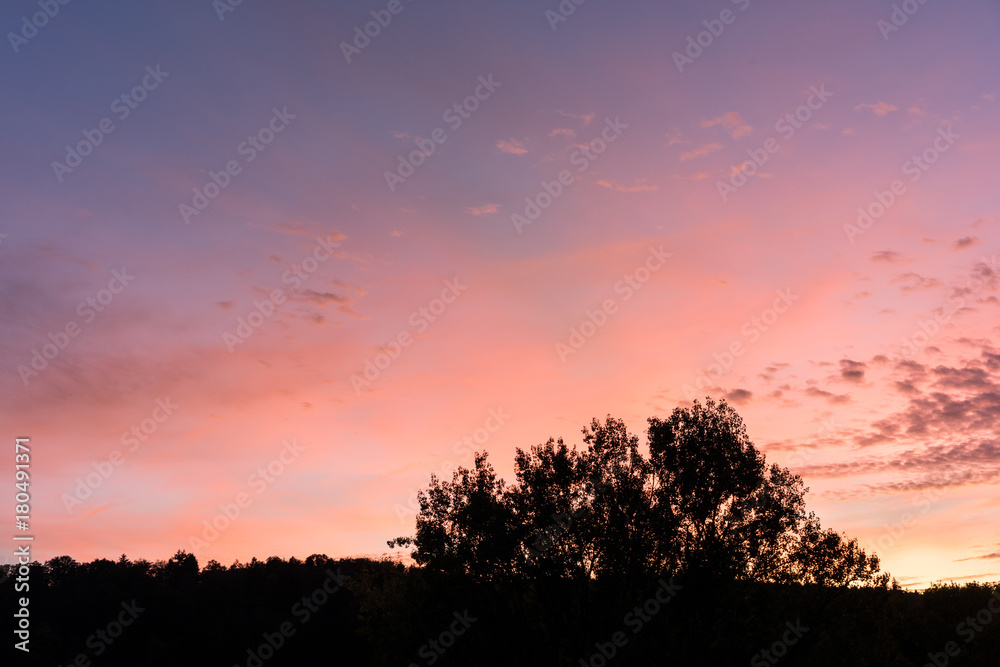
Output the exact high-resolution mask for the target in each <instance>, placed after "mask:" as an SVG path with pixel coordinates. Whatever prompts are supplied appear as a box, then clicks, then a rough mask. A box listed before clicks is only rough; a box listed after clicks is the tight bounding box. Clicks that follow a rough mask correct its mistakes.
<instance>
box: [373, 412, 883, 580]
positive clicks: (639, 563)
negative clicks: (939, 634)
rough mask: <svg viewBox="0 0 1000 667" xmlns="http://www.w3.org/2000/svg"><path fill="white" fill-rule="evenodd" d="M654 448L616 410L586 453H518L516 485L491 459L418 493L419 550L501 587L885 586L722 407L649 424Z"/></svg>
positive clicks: (797, 482)
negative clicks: (641, 583) (652, 580)
mask: <svg viewBox="0 0 1000 667" xmlns="http://www.w3.org/2000/svg"><path fill="white" fill-rule="evenodd" d="M647 421H648V429H647V432H646V436H647V438H646V439H647V442H646V446H645V447H644V448H642V447H640V443H639V438H638V436H636V435H634V434H631V433H629V432H628V430H627V428H626V426H625V424H624V422H623V421H622V420H620V419H614V418H612V417H611V416H608V417H607V418H606V420H605V421H604V423H601V422H599V421H598V420H596V419H594V420H593V421H592V422H591V424H590V425H588V426H587V427H585V428H584V429H583V447H582V448H581V449H579V450H578V449H577V448H576V446H573V447H570V446H567V445H566V444H565V443H564V442H563V440H562V439H559V440H554V439H552V438H550V439H549V440H548V441H547V442H545V443H544V444H541V445H536V446H533V447H531V449H530V450H529V451H524V450H521V449H518V450H517V453H516V456H515V475H516V480H515V481H514V483H513V484H509V485H508V484H507V483H506V482H505V481H504V480H502V479H498V477H497V475H496V472H495V471H494V469H493V467H492V465H491V464H490V463H489V461H488V455H487V454H486V453H485V452H482V453H477V454H476V457H475V462H474V465H473V467H472V469H468V468H464V467H463V468H459V469H458V470H456V471H455V472H454V474H453V476H452V480H451V481H445V480H441V479H439V478H438V477H437V476H432V477H431V480H430V485H429V487H428V488H427V489H426V490H424V491H421V492H420V493H419V494H418V499H419V504H420V511H419V513H418V515H417V520H416V534H415V535H412V536H406V537H399V538H396V539H394V540H390V541H389V542H388V544H389V546H390V547H396V546H400V547H410V548H412V556H413V558H414V560H415V561H416V562H417V563H418V564H420V565H422V566H425V567H427V568H429V569H431V570H435V571H440V572H444V573H452V574H465V575H471V576H472V577H474V578H476V579H477V580H482V581H495V580H506V579H510V578H513V577H528V578H532V577H553V576H554V577H561V578H567V579H585V580H590V579H596V580H602V579H606V578H617V579H625V580H630V579H634V580H636V581H638V580H643V579H647V578H648V577H650V576H659V575H661V574H664V573H669V574H672V575H676V576H685V577H698V578H708V579H720V580H730V581H733V580H735V581H754V582H763V583H802V584H823V585H832V586H850V585H878V586H884V585H885V584H886V583H887V582H888V579H889V575H887V574H879V560H878V557H877V556H875V555H868V554H866V553H865V552H864V550H862V549H861V548H859V546H858V543H857V540H854V539H848V538H847V537H845V536H841V535H840V534H839V533H837V532H835V531H833V530H829V529H823V528H822V527H821V525H820V521H819V519H818V518H817V517H816V516H815V514H813V513H812V512H807V511H806V509H805V501H804V496H805V494H806V492H807V491H808V489H806V488H805V487H804V486H803V483H802V479H801V477H799V476H798V475H795V474H794V473H792V472H791V471H790V470H788V469H787V468H783V467H781V466H779V465H776V464H772V465H770V466H768V465H767V464H766V462H765V457H764V455H763V454H762V453H761V452H760V451H759V450H758V449H757V448H756V447H755V446H754V445H753V443H752V442H751V441H750V439H749V437H748V436H747V433H746V428H745V426H744V424H743V420H742V419H741V418H740V416H739V415H738V414H737V413H736V411H735V410H733V408H732V407H730V406H729V405H728V404H727V403H726V402H725V401H722V402H720V403H715V402H714V401H712V400H711V399H707V400H706V402H705V403H704V404H701V403H699V402H698V401H695V402H694V403H693V405H692V406H691V407H686V408H681V407H678V408H676V409H675V410H674V411H673V413H672V414H671V415H670V417H669V418H667V419H661V418H658V417H652V418H650V419H648V420H647Z"/></svg>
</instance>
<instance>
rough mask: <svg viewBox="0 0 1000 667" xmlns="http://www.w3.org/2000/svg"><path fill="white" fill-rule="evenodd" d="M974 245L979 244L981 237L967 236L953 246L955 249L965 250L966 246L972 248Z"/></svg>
mask: <svg viewBox="0 0 1000 667" xmlns="http://www.w3.org/2000/svg"><path fill="white" fill-rule="evenodd" d="M974 245H979V237H977V236H965V237H963V238H960V239H958V240H957V241H955V245H954V246H953V247H954V248H955V250H964V249H965V248H971V247H972V246H974Z"/></svg>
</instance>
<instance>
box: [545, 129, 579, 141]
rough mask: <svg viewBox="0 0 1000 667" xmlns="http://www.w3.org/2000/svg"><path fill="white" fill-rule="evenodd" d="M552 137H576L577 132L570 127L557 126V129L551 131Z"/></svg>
mask: <svg viewBox="0 0 1000 667" xmlns="http://www.w3.org/2000/svg"><path fill="white" fill-rule="evenodd" d="M549 136H550V137H566V138H567V139H574V138H576V132H574V131H573V130H571V129H569V128H568V127H557V128H556V129H554V130H552V131H551V132H549Z"/></svg>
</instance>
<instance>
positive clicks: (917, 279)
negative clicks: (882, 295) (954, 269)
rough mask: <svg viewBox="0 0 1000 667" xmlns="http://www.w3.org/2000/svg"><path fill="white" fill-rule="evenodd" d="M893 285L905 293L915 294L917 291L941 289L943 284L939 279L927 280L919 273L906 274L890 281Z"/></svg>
mask: <svg viewBox="0 0 1000 667" xmlns="http://www.w3.org/2000/svg"><path fill="white" fill-rule="evenodd" d="M889 284H891V285H899V284H901V285H902V287H900V289H901V290H902V291H904V292H914V291H917V290H926V289H933V288H935V287H940V286H941V285H942V284H943V283H942V282H941V281H940V280H938V279H937V278H927V277H924V276H921V275H919V274H917V273H912V272H911V273H904V274H902V275H899V276H896V277H895V278H893V279H892V280H890V281H889Z"/></svg>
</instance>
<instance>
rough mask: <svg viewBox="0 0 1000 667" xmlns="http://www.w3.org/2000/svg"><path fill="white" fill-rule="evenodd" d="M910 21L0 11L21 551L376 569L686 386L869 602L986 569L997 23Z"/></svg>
mask: <svg viewBox="0 0 1000 667" xmlns="http://www.w3.org/2000/svg"><path fill="white" fill-rule="evenodd" d="M42 4H43V5H44V4H46V3H45V2H44V0H43V3H42ZM904 4H906V5H907V8H909V9H911V10H913V9H914V8H916V12H915V13H913V14H912V15H910V14H906V13H905V12H903V11H902V10H901V9H900V10H899V13H896V14H895V21H896V23H893V20H894V19H893V16H894V10H893V4H892V3H891V2H888V0H887V1H886V2H871V1H864V2H863V1H861V0H845V1H844V2H840V3H831V2H799V3H792V2H762V1H760V0H734V1H733V2H730V1H729V0H717V1H716V2H708V3H695V2H669V3H667V2H654V1H652V0H641V1H633V2H628V3H613V2H610V1H601V0H590V1H589V2H585V3H584V4H582V5H579V6H577V5H575V4H573V3H572V2H570V1H569V0H566V1H565V2H563V3H562V7H563V8H564V9H563V11H567V12H568V9H567V8H569V7H575V10H574V11H573V13H571V14H569V15H568V16H563V15H562V14H560V13H559V7H560V3H559V2H558V1H557V0H548V1H547V2H525V1H514V2H458V1H455V0H449V1H446V2H433V3H432V2H429V1H426V0H424V1H421V0H416V1H411V0H398V1H393V2H389V1H388V0H386V1H382V0H376V1H375V2H365V3H348V2H343V1H338V2H322V1H320V0H294V1H292V2H283V3H277V2H263V1H262V0H245V1H244V2H242V4H239V5H238V6H235V7H232V6H230V5H228V4H226V3H225V0H219V1H218V2H215V3H213V2H211V1H210V0H199V1H197V2H187V3H168V2H156V3H136V2H123V1H115V2H102V3H84V2H71V3H69V4H66V5H58V13H57V14H55V15H54V16H52V17H51V18H48V17H46V20H45V21H41V20H40V19H39V20H38V23H41V24H42V25H41V27H36V26H35V25H34V24H32V23H31V21H32V18H31V17H32V15H34V14H37V13H38V12H40V11H41V10H40V9H39V5H38V3H37V2H34V1H33V2H29V1H27V0H17V1H16V2H9V3H6V4H5V5H4V7H3V9H2V10H0V27H2V28H3V32H4V33H5V35H6V39H5V41H6V44H5V45H4V46H3V47H2V49H6V52H4V53H2V55H0V81H2V86H3V91H4V97H5V99H6V103H5V104H4V105H3V106H2V107H0V120H2V123H3V145H2V148H3V161H2V162H0V212H2V214H0V308H2V314H3V315H2V318H3V319H2V321H3V345H2V347H0V350H2V352H0V354H2V368H3V372H2V373H0V405H2V406H3V408H2V412H0V432H2V433H4V434H5V436H4V437H6V438H7V439H8V441H10V442H13V439H14V438H15V437H17V436H28V437H30V438H31V448H32V468H31V470H32V478H31V489H32V523H33V526H32V529H33V532H32V534H34V535H35V544H34V547H35V550H36V551H35V556H36V557H37V558H39V559H41V560H46V559H48V558H51V557H53V556H57V555H61V554H69V555H71V556H73V557H74V558H76V559H77V560H90V559H93V558H97V557H109V558H117V556H119V555H120V554H122V553H125V554H127V555H128V556H129V557H131V558H148V559H151V560H155V559H160V558H166V557H169V556H170V555H172V554H173V553H174V552H175V551H176V550H177V549H182V548H183V549H187V550H189V551H190V550H192V537H198V538H199V539H204V538H205V537H206V528H205V525H206V524H205V522H211V521H212V520H213V519H217V521H216V523H217V524H219V525H224V524H226V523H228V524H229V525H227V526H225V528H224V529H223V530H221V531H220V532H219V533H218V534H217V535H216V536H214V538H213V539H210V540H206V541H205V544H203V545H198V546H199V548H198V550H196V551H195V553H196V554H197V556H198V558H199V561H200V562H201V563H202V564H204V563H205V562H207V560H209V559H212V558H214V559H217V560H219V561H221V562H222V563H224V564H229V563H231V562H232V561H233V560H234V559H237V558H238V559H240V560H249V559H250V558H251V557H253V556H256V557H258V558H264V557H267V556H270V555H280V556H283V557H289V556H297V557H299V558H304V557H306V556H308V555H310V554H312V553H326V554H328V555H330V556H348V555H360V554H368V555H377V554H381V553H385V552H387V547H386V540H387V539H389V538H393V537H396V536H398V535H405V534H411V533H412V532H413V527H414V525H413V519H414V514H413V511H412V509H410V508H411V506H413V505H412V501H413V495H414V494H415V491H416V490H417V489H419V488H422V487H425V486H426V485H427V483H428V481H429V477H430V475H431V474H432V473H436V474H439V475H440V474H442V473H446V476H447V477H449V478H450V472H447V471H449V470H450V469H451V468H452V467H454V466H456V465H466V466H469V465H471V463H472V453H471V452H472V450H473V449H477V450H482V449H486V450H488V451H489V452H490V459H491V461H492V463H493V465H494V466H495V467H496V469H497V471H498V472H499V473H500V475H501V476H503V477H505V478H506V479H507V480H508V481H510V480H511V479H512V478H513V473H512V466H513V454H514V450H515V448H517V447H521V448H523V449H527V448H528V447H530V446H531V445H535V444H539V443H542V442H545V441H546V440H547V439H548V438H549V437H550V436H552V437H563V438H565V439H566V441H567V442H568V443H576V444H579V443H580V442H581V434H580V429H581V428H582V427H583V426H584V425H585V424H587V423H589V421H590V420H591V419H592V418H594V417H597V418H602V419H603V418H604V417H605V416H606V415H608V414H611V415H612V416H615V417H620V418H622V419H624V420H625V421H626V423H627V424H628V425H629V426H630V428H631V429H633V430H634V431H635V432H637V433H639V434H640V435H644V431H645V426H646V423H645V420H646V419H647V418H648V417H652V416H660V417H665V416H667V415H669V413H670V412H671V411H672V410H673V409H674V408H675V407H677V406H682V405H688V404H689V401H690V399H692V398H695V397H698V398H704V397H705V396H711V397H713V398H716V399H720V398H726V399H727V400H728V401H729V402H730V403H731V404H732V405H733V406H734V407H735V408H736V409H737V411H738V412H739V413H740V414H741V415H742V417H743V418H744V420H745V422H746V426H747V431H748V433H749V435H750V437H751V439H752V440H753V441H754V442H755V443H756V444H757V446H758V447H760V448H761V449H762V450H763V451H764V452H765V453H766V455H767V459H768V461H769V462H772V461H773V462H777V463H780V464H782V465H787V466H790V467H792V468H793V469H794V470H795V471H796V472H797V473H799V474H801V475H802V476H803V477H804V479H805V483H806V485H807V486H808V487H810V489H811V492H810V494H809V495H808V496H807V503H808V507H809V509H811V510H814V511H815V512H816V513H817V514H818V515H819V516H820V518H821V519H822V521H823V525H824V527H830V528H834V529H836V530H838V531H841V532H845V533H847V534H848V535H849V536H852V537H857V538H858V539H859V541H860V543H861V545H862V546H863V547H865V548H866V549H869V550H874V551H875V552H876V553H878V554H879V556H880V557H881V558H882V562H883V569H884V570H887V571H889V572H891V573H892V574H893V575H895V576H896V577H897V578H898V579H899V581H900V583H901V584H903V585H907V586H923V585H926V584H927V583H929V582H932V581H936V580H942V579H944V580H949V579H954V580H957V581H965V580H969V579H974V578H978V579H980V580H991V579H997V578H1000V493H998V486H997V485H998V484H1000V440H998V433H1000V300H998V294H1000V281H998V277H1000V188H998V185H997V175H998V169H997V165H998V157H1000V122H998V121H1000V77H998V74H1000V51H998V50H997V48H996V45H997V42H998V35H1000V5H998V3H996V2H990V1H986V0H968V1H966V2H960V3H945V2H928V3H926V4H923V5H921V4H919V3H917V2H915V1H913V2H912V5H913V6H912V7H911V4H910V3H904ZM390 10H395V13H393V11H390ZM372 12H375V14H374V16H373V14H372ZM546 12H549V13H548V14H547V13H546ZM23 17H28V18H27V19H26V21H27V25H28V27H26V23H25V19H24V18H23ZM386 17H388V19H387V18H386ZM563 19H565V20H563ZM903 19H905V22H904V20H903ZM378 20H382V22H383V23H387V24H386V25H380V24H378V23H372V22H373V21H378ZM366 23H367V24H370V25H369V31H370V33H374V34H375V36H374V37H368V36H365V35H364V30H365V27H364V26H365V24H366ZM897 24H899V25H897ZM356 27H357V31H356V30H355V28H356ZM699 33H702V34H701V35H700V36H699ZM713 33H717V34H713ZM12 35H13V37H12ZM25 35H27V36H28V37H25ZM359 35H360V36H359ZM689 37H690V38H691V40H690V41H689V39H688V38H689ZM699 39H700V40H701V45H699V43H698V42H699ZM706 44H707V45H706ZM123 96H124V97H123ZM456 105H457V107H456ZM104 119H107V120H104ZM109 129H110V131H108V130H109ZM95 144H96V145H95ZM755 159H756V161H754V160H755ZM748 161H749V162H748ZM57 163H58V164H57ZM387 173H388V174H389V175H388V176H387ZM859 209H860V210H861V211H860V213H859ZM862 214H864V215H862ZM88 299H90V300H91V302H90V303H89V304H88ZM46 346H48V347H46ZM734 353H735V354H734ZM47 357H49V358H47ZM33 363H34V366H32V364H33ZM366 369H367V376H366V374H365V373H366ZM352 376H353V379H352ZM133 428H134V429H135V434H132V433H130V431H131V430H132V429H133ZM140 438H141V439H140ZM469 443H471V447H470V446H469ZM112 459H114V462H111V460H112ZM5 465H7V464H5ZM269 465H270V472H268V466H269ZM10 469H11V468H8V470H10ZM101 470H103V471H104V473H105V474H106V478H105V476H102V475H101V472H100V471H101ZM88 475H89V476H90V482H88V481H87V478H88ZM7 479H9V476H8V477H7ZM241 494H245V495H241ZM237 499H240V500H242V501H243V503H242V504H243V506H242V507H239V504H238V500H237ZM220 505H221V506H222V507H223V508H228V510H229V511H230V512H231V513H233V514H234V515H236V512H238V516H235V518H232V519H225V520H224V519H223V518H220V517H221V516H222V515H223V511H224V510H223V509H220ZM233 507H236V510H235V511H234V510H233ZM9 520H11V521H13V518H12V517H11V518H10V519H9ZM904 524H905V525H904ZM12 532H13V531H12ZM208 536H209V537H211V534H209V535H208ZM195 544H196V543H195ZM8 554H9V552H8ZM4 562H11V556H10V555H7V556H4Z"/></svg>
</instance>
